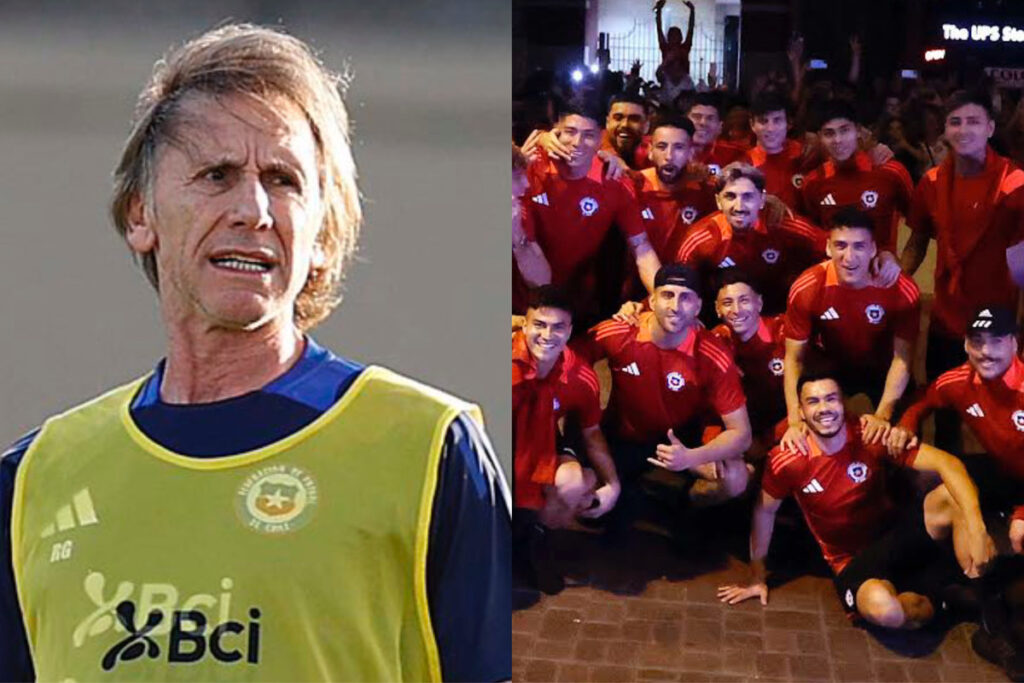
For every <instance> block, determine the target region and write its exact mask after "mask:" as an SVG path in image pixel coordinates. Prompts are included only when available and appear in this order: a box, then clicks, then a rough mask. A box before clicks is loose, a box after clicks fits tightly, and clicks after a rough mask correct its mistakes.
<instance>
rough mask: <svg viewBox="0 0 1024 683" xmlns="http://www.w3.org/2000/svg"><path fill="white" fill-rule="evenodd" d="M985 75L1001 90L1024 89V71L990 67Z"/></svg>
mask: <svg viewBox="0 0 1024 683" xmlns="http://www.w3.org/2000/svg"><path fill="white" fill-rule="evenodd" d="M985 73H986V74H988V75H989V76H991V77H992V80H993V81H995V84H996V85H997V86H999V87H1000V88H1018V89H1020V88H1024V69H1016V68H1010V67H1000V66H990V67H988V68H986V69H985Z"/></svg>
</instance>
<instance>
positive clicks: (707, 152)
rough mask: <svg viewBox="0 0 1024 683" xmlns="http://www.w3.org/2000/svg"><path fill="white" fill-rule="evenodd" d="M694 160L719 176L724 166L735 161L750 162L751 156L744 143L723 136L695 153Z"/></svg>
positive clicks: (712, 173) (710, 172)
mask: <svg viewBox="0 0 1024 683" xmlns="http://www.w3.org/2000/svg"><path fill="white" fill-rule="evenodd" d="M693 160H694V161H696V162H697V163H699V164H704V165H705V166H707V167H708V173H709V174H711V175H713V176H717V175H718V174H719V173H720V172H721V170H722V169H723V168H725V167H726V166H728V165H729V164H731V163H732V162H734V161H744V162H747V163H749V162H750V157H749V156H747V150H745V149H744V148H743V145H739V144H736V143H735V142H731V141H729V140H723V139H722V138H715V141H714V142H712V143H711V144H710V145H708V146H707V147H705V148H704V149H702V150H701V151H700V152H698V153H697V154H695V155H694V157H693Z"/></svg>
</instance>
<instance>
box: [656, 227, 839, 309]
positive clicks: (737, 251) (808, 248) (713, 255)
mask: <svg viewBox="0 0 1024 683" xmlns="http://www.w3.org/2000/svg"><path fill="white" fill-rule="evenodd" d="M823 258H825V233H824V232H823V231H822V230H819V229H818V228H816V227H815V226H813V225H811V224H810V223H808V222H807V221H804V220H802V219H799V218H785V219H783V220H782V222H781V223H779V225H777V226H771V227H769V226H768V225H767V223H766V222H765V220H764V217H763V216H762V217H761V219H760V220H759V221H758V223H757V225H755V226H754V227H753V228H751V229H748V230H743V231H741V232H736V231H734V230H733V229H732V226H730V225H729V222H728V221H727V220H726V218H725V215H724V214H723V213H722V212H721V211H717V212H715V213H713V214H711V215H710V216H708V217H706V218H704V219H703V220H701V221H700V223H698V224H697V225H695V226H693V229H692V230H691V231H690V233H689V234H688V235H687V237H686V239H685V240H683V244H682V246H680V248H679V251H678V252H677V253H676V258H675V259H674V260H675V261H680V262H682V263H688V264H690V265H692V266H694V267H696V268H698V269H699V270H700V271H701V273H702V275H704V277H705V282H707V283H708V284H709V285H710V284H711V279H712V276H713V274H714V272H715V270H716V269H717V268H728V267H730V266H738V267H739V268H741V269H742V270H743V271H744V272H746V273H747V274H748V275H750V276H751V277H752V278H754V279H755V280H756V281H757V287H758V291H760V292H761V296H762V297H763V298H764V308H765V313H766V314H771V315H774V314H776V313H781V312H782V311H784V310H785V308H786V294H787V293H788V292H789V286H790V285H791V284H792V283H793V281H794V280H795V279H796V278H797V276H798V275H799V274H800V273H801V272H803V271H804V270H805V269H806V268H807V267H809V266H811V265H812V264H814V263H816V262H818V261H820V260H822V259H823ZM705 300H706V301H711V300H713V297H712V298H710V299H705Z"/></svg>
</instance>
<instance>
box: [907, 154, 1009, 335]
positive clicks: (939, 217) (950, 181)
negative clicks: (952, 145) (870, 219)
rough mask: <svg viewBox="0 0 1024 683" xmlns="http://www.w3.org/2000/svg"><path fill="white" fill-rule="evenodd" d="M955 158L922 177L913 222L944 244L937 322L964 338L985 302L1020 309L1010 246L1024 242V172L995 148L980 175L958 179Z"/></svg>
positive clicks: (942, 330)
mask: <svg viewBox="0 0 1024 683" xmlns="http://www.w3.org/2000/svg"><path fill="white" fill-rule="evenodd" d="M953 157H954V155H953V154H950V155H949V156H947V157H946V160H945V161H943V162H942V164H940V165H939V166H936V167H935V168H932V169H930V170H929V171H928V172H927V173H925V174H924V177H922V178H921V182H919V183H918V185H917V190H916V191H915V192H914V199H913V203H912V206H911V209H910V216H909V217H908V219H907V223H908V224H909V226H910V228H911V229H912V230H914V232H918V233H923V234H925V235H927V236H928V237H930V238H934V239H935V241H936V246H937V247H938V252H937V260H936V267H935V305H934V308H933V311H932V326H933V327H934V329H935V330H936V331H937V332H939V333H940V334H943V335H945V336H948V337H953V338H957V337H962V336H963V335H964V334H965V333H966V331H967V323H968V322H969V321H968V318H969V317H970V315H971V313H972V312H973V311H974V310H975V309H976V308H977V307H978V306H982V305H984V304H989V303H992V304H999V305H1002V306H1006V307H1007V308H1010V309H1011V310H1014V309H1016V307H1017V298H1018V296H1019V291H1018V290H1017V288H1016V286H1015V285H1014V284H1013V281H1012V280H1011V279H1010V272H1009V269H1008V268H1007V266H1006V250H1007V249H1008V248H1009V247H1011V246H1013V245H1014V244H1016V243H1017V242H1019V241H1020V239H1021V225H1022V221H1024V191H1022V190H1021V187H1022V186H1024V171H1021V169H1019V168H1017V167H1016V166H1015V165H1014V164H1013V163H1012V162H1011V161H1010V160H1009V159H1006V158H1005V157H1001V156H999V155H998V154H996V153H995V152H994V151H992V149H991V148H990V149H989V150H988V152H987V155H986V158H985V167H984V170H983V171H982V172H981V173H980V174H978V175H975V176H968V177H964V176H957V175H955V162H954V158H953Z"/></svg>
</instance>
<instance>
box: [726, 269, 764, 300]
mask: <svg viewBox="0 0 1024 683" xmlns="http://www.w3.org/2000/svg"><path fill="white" fill-rule="evenodd" d="M715 284H716V285H717V287H716V291H719V292H720V291H722V288H723V287H728V286H729V285H739V284H744V285H746V286H748V287H750V288H751V289H752V290H754V292H756V293H757V294H758V295H760V294H761V287H760V285H759V284H758V281H757V280H756V279H754V278H753V277H751V276H750V273H748V272H746V271H745V270H742V269H740V268H735V267H732V268H723V269H722V270H720V271H719V273H718V277H716V278H715Z"/></svg>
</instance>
